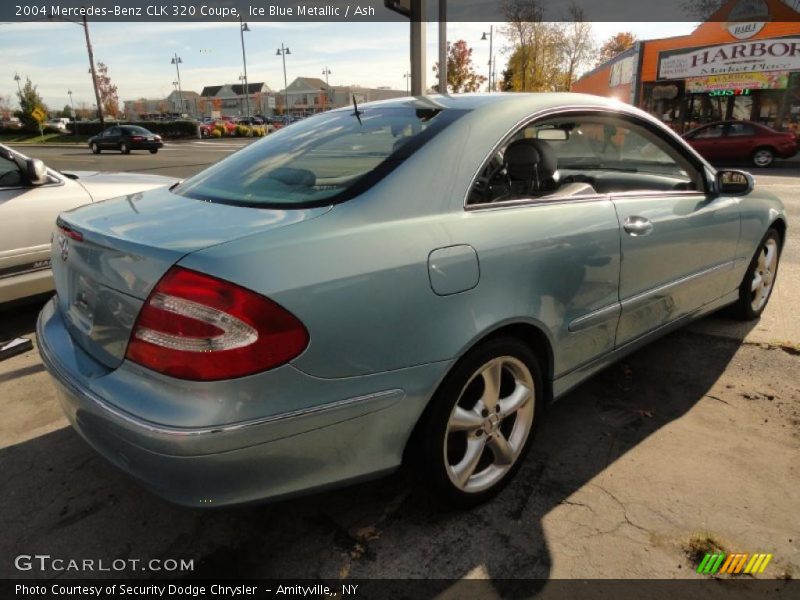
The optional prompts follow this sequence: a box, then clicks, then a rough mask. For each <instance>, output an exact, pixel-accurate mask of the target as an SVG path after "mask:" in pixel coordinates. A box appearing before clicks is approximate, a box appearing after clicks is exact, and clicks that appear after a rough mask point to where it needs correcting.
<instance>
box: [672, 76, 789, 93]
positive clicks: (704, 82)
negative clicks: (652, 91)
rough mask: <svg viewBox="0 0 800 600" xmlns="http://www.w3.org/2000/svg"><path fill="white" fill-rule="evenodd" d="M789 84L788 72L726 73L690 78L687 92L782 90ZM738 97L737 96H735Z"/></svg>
mask: <svg viewBox="0 0 800 600" xmlns="http://www.w3.org/2000/svg"><path fill="white" fill-rule="evenodd" d="M788 84H789V72H788V71H770V72H766V73H726V74H723V75H708V76H707V77H690V78H688V79H687V80H686V91H687V92H688V93H690V94H699V93H702V92H716V91H727V90H745V89H746V90H780V89H785V88H786V86H787V85H788ZM733 95H736V94H733Z"/></svg>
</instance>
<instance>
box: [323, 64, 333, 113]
mask: <svg viewBox="0 0 800 600" xmlns="http://www.w3.org/2000/svg"><path fill="white" fill-rule="evenodd" d="M322 74H323V75H325V97H326V98H327V103H328V104H333V102H332V100H331V84H330V83H329V82H328V75H330V74H331V70H330V69H329V68H328V67H325V68H324V69H322ZM327 108H328V106H327V104H326V106H325V109H326V110H327Z"/></svg>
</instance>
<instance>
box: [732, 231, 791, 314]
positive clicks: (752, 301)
mask: <svg viewBox="0 0 800 600" xmlns="http://www.w3.org/2000/svg"><path fill="white" fill-rule="evenodd" d="M780 248H781V235H780V233H778V231H776V230H775V229H769V230H768V231H767V233H766V235H765V236H764V239H763V240H761V244H759V246H758V250H757V251H756V253H755V256H753V260H751V261H750V266H749V267H748V269H747V273H745V276H744V280H743V281H742V284H741V285H740V286H739V300H738V301H737V302H736V304H734V305H733V306H732V307H731V309H732V312H733V315H734V316H735V317H737V318H739V319H742V320H744V321H749V320H751V319H757V318H758V317H760V316H761V313H762V312H764V309H765V308H766V307H767V302H769V297H770V296H771V295H772V289H773V288H774V287H775V276H776V275H777V274H778V261H779V260H780V253H781V251H780Z"/></svg>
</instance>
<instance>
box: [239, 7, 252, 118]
mask: <svg viewBox="0 0 800 600" xmlns="http://www.w3.org/2000/svg"><path fill="white" fill-rule="evenodd" d="M245 31H250V28H249V27H248V26H247V23H245V22H244V21H242V17H239V35H240V37H241V38H242V64H243V65H244V75H242V79H243V80H244V102H245V106H246V107H247V108H246V111H247V120H248V122H249V121H250V86H249V85H248V84H247V54H245V51H244V32H245Z"/></svg>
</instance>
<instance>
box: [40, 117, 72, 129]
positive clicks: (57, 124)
mask: <svg viewBox="0 0 800 600" xmlns="http://www.w3.org/2000/svg"><path fill="white" fill-rule="evenodd" d="M68 123H69V119H67V118H65V117H58V118H56V119H49V120H47V121H45V123H44V126H45V127H50V128H52V129H58V130H59V131H64V132H66V131H68V129H67V124H68Z"/></svg>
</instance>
